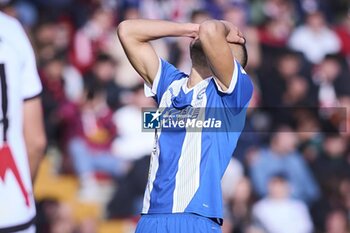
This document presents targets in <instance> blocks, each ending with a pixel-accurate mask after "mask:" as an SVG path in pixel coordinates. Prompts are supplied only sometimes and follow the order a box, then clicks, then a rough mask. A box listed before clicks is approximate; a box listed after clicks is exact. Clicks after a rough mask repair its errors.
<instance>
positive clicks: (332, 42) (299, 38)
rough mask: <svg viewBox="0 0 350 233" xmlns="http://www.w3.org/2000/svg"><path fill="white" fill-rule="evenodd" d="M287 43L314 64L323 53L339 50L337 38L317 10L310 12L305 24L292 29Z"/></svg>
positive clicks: (319, 59) (321, 57) (319, 60)
mask: <svg viewBox="0 0 350 233" xmlns="http://www.w3.org/2000/svg"><path fill="white" fill-rule="evenodd" d="M288 44H289V47H290V48H292V49H294V50H296V51H299V52H302V53H303V54H304V55H305V57H306V58H307V59H308V60H309V61H310V62H312V63H314V64H318V63H320V62H321V61H322V60H323V58H324V57H325V55H327V54H333V53H337V52H339V50H340V40H339V38H338V37H337V35H336V34H335V32H333V31H332V30H331V29H329V28H328V27H327V24H326V22H325V19H324V16H323V15H322V13H321V12H318V11H316V12H312V13H310V14H309V15H308V16H307V18H306V24H305V25H301V26H299V27H298V28H296V29H295V30H294V32H293V33H292V35H291V37H290V39H289V42H288Z"/></svg>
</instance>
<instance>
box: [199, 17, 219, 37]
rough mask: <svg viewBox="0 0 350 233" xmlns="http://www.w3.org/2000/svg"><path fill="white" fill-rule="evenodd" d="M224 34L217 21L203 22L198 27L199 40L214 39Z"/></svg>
mask: <svg viewBox="0 0 350 233" xmlns="http://www.w3.org/2000/svg"><path fill="white" fill-rule="evenodd" d="M224 32H225V26H224V25H223V24H222V23H221V22H220V21H217V20H207V21H204V22H203V23H202V24H201V25H200V26H199V38H200V39H204V38H214V37H216V36H218V35H220V34H221V33H222V34H223V33H224Z"/></svg>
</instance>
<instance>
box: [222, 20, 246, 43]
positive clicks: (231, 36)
mask: <svg viewBox="0 0 350 233" xmlns="http://www.w3.org/2000/svg"><path fill="white" fill-rule="evenodd" d="M221 22H222V23H223V24H225V26H226V28H227V29H228V31H229V32H228V34H227V36H226V40H227V42H229V43H235V44H244V43H245V39H244V37H243V33H242V32H241V31H240V30H239V29H238V28H237V27H236V26H235V25H234V24H233V23H231V22H228V21H225V20H221Z"/></svg>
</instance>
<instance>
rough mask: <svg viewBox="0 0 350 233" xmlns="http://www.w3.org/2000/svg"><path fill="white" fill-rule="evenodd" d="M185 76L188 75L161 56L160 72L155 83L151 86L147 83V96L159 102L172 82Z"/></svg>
mask: <svg viewBox="0 0 350 233" xmlns="http://www.w3.org/2000/svg"><path fill="white" fill-rule="evenodd" d="M185 76H187V75H186V74H185V73H183V72H181V71H179V70H178V69H177V68H176V67H175V66H173V65H172V64H170V63H169V62H167V61H165V60H163V59H161V58H159V67H158V72H157V75H156V77H155V78H154V80H153V85H152V86H149V85H147V84H146V83H145V95H146V96H147V97H153V98H154V99H155V100H156V101H157V103H158V104H159V103H160V100H161V99H162V96H163V94H164V93H165V91H166V90H167V88H168V87H169V86H170V84H171V83H172V82H174V81H175V80H179V79H181V78H183V77H185Z"/></svg>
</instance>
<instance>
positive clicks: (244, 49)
mask: <svg viewBox="0 0 350 233" xmlns="http://www.w3.org/2000/svg"><path fill="white" fill-rule="evenodd" d="M240 47H241V48H242V56H241V57H240V58H236V59H237V60H238V62H239V63H240V64H241V66H242V67H243V68H245V67H246V66H247V63H248V50H247V47H246V45H245V43H244V44H242V45H241V46H240Z"/></svg>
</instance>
